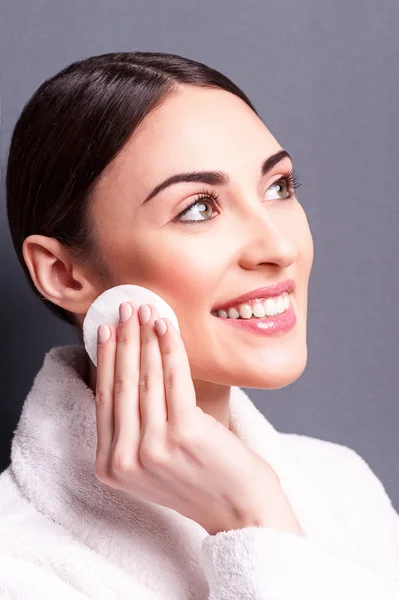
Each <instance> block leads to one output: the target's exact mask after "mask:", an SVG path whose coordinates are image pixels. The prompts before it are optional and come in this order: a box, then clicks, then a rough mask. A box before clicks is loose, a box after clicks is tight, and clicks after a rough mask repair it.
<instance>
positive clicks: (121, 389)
mask: <svg viewBox="0 0 399 600" xmlns="http://www.w3.org/2000/svg"><path fill="white" fill-rule="evenodd" d="M132 388H133V380H132V377H129V375H126V374H124V375H122V374H120V375H117V376H116V377H115V382H114V389H115V394H118V395H119V394H124V393H125V392H128V391H130V390H131V389H132Z"/></svg>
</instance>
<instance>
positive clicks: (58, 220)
mask: <svg viewBox="0 0 399 600" xmlns="http://www.w3.org/2000/svg"><path fill="white" fill-rule="evenodd" d="M180 84H192V85H198V86H203V87H212V88H221V89H223V90H226V91H228V92H231V93H232V94H235V95H236V96H239V97H240V98H241V99H242V100H244V102H246V103H247V104H248V105H249V106H250V107H251V108H252V110H253V111H254V112H255V113H256V114H258V113H257V112H256V110H255V108H254V107H253V106H252V104H251V102H250V100H249V99H248V97H247V96H246V95H245V94H244V93H243V92H242V91H241V90H240V89H239V87H237V86H236V85H235V84H234V83H233V82H232V81H231V80H230V79H228V78H227V77H226V76H224V75H222V74H221V73H219V72H218V71H216V70H214V69H212V68H210V67H208V66H206V65H204V64H203V63H200V62H197V61H194V60H190V59H188V58H184V57H182V56H178V55H175V54H167V53H161V52H117V53H110V54H102V55H99V56H93V57H90V58H86V59H84V60H81V61H78V62H74V63H72V64H71V65H69V66H68V67H66V68H65V69H63V70H62V71H60V72H59V73H58V74H56V75H55V76H53V77H51V78H50V79H47V80H46V81H45V82H44V83H43V84H42V85H41V86H40V87H39V88H38V89H37V91H36V92H35V93H34V94H33V96H32V97H31V99H30V100H29V101H28V102H27V104H26V105H25V107H24V109H23V111H22V113H21V115H20V117H19V119H18V121H17V123H16V125H15V128H14V131H13V135H12V138H11V145H10V151H9V157H8V164H7V170H6V198H7V214H8V220H9V225H10V230H11V235H12V240H13V244H14V248H15V250H16V252H17V255H18V258H19V261H20V263H21V264H22V267H23V269H24V271H25V274H26V276H27V277H28V280H29V282H30V285H31V286H32V288H33V290H34V292H35V293H36V294H38V295H39V297H40V298H41V299H42V300H43V302H44V303H45V304H46V305H47V306H48V307H49V308H50V309H51V310H52V311H53V312H54V313H55V314H56V315H57V316H58V317H60V318H61V319H63V320H64V321H66V322H67V323H70V324H72V325H76V324H75V321H74V319H73V315H72V314H71V313H69V312H68V311H66V310H64V309H63V308H61V307H59V306H57V305H56V304H53V303H52V302H49V301H48V300H47V299H46V298H44V297H43V296H42V295H41V294H40V293H39V292H38V290H37V289H36V287H35V285H34V283H33V281H32V279H31V277H30V273H29V269H28V268H27V266H26V264H25V261H24V258H23V254H22V245H23V241H24V240H25V238H26V237H28V236H29V235H32V234H40V235H45V236H48V237H52V238H55V239H57V240H58V241H59V242H61V243H62V244H64V245H65V246H66V247H67V248H68V249H69V250H70V251H71V252H72V253H73V255H74V256H76V257H77V258H81V259H83V260H85V259H86V258H88V257H90V256H91V254H92V252H93V249H94V248H95V242H96V241H95V239H94V236H93V234H92V229H91V227H90V220H89V209H90V197H91V195H92V193H93V190H94V188H95V185H96V183H97V181H98V180H99V178H100V176H101V174H102V172H103V171H104V169H105V168H106V167H107V165H108V164H109V163H110V162H111V161H112V160H113V159H114V158H115V157H116V155H117V154H118V153H119V152H120V151H121V150H122V148H123V146H124V145H125V144H126V142H127V141H128V139H129V138H130V137H131V135H132V134H133V133H134V131H135V129H136V128H137V127H138V125H139V124H140V123H141V121H142V120H143V119H144V118H145V117H146V116H147V115H148V114H149V113H150V112H151V111H152V110H153V109H154V108H155V107H157V106H159V105H160V104H162V102H163V101H164V100H165V98H166V97H167V96H168V95H169V94H173V93H174V92H175V91H176V89H177V88H178V87H179V85H180Z"/></svg>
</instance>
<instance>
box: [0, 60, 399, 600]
mask: <svg viewBox="0 0 399 600" xmlns="http://www.w3.org/2000/svg"><path fill="white" fill-rule="evenodd" d="M297 185H298V182H297V179H296V174H295V172H294V170H293V164H292V159H291V157H290V155H289V154H288V153H287V152H286V151H285V150H284V149H283V148H281V146H280V145H279V144H278V142H277V141H276V139H275V138H274V137H273V135H272V134H271V133H270V131H269V130H268V129H267V128H266V126H265V125H264V123H263V122H262V120H261V119H260V117H259V115H258V114H257V112H256V110H255V109H254V107H253V106H252V104H251V102H250V101H249V99H248V98H247V96H246V95H245V94H244V93H243V92H242V91H241V90H240V89H239V88H238V87H237V86H236V85H234V84H233V83H232V82H231V81H230V80H229V79H227V78H226V77H225V76H223V75H222V74H220V73H218V72H217V71H215V70H213V69H211V68H209V67H207V66H205V65H203V64H201V63H198V62H195V61H192V60H189V59H186V58H183V57H180V56H176V55H172V54H162V53H149V52H132V53H118V54H105V55H102V56H97V57H91V58H88V59H86V60H82V61H79V62H76V63H74V64H72V65H70V66H69V67H67V68H66V69H64V70H63V71H61V72H60V73H58V74H57V75H55V76H54V77H52V78H51V79H49V80H48V81H46V82H44V83H43V84H42V85H41V86H40V87H39V89H38V90H37V91H36V93H35V94H34V95H33V97H32V98H31V99H30V101H29V102H28V104H27V105H26V106H25V108H24V110H23V112H22V114H21V116H20V118H19V120H18V122H17V124H16V127H15V130H14V133H13V137H12V142H11V147H10V154H9V160H8V168H7V178H6V187H7V207H8V217H9V223H10V229H11V234H12V239H13V243H14V246H15V249H16V252H17V254H18V257H19V259H20V262H21V264H22V266H23V268H24V270H25V273H26V275H27V276H28V279H29V281H30V282H31V284H32V288H33V290H34V291H35V293H37V294H39V296H40V298H41V299H42V300H43V301H44V302H45V303H46V304H47V305H48V306H49V307H50V308H51V310H53V311H54V312H55V314H56V315H57V316H58V317H60V318H62V319H64V320H65V321H66V322H68V323H70V324H72V325H73V326H74V327H75V328H76V329H77V330H78V331H79V332H81V328H82V323H83V319H84V317H85V314H86V312H87V310H88V308H89V306H90V305H91V303H92V302H93V301H94V300H95V298H96V297H97V296H98V295H99V294H101V293H102V292H103V291H105V290H106V289H109V288H111V287H113V286H116V285H120V284H124V283H133V284H137V285H141V286H144V287H147V288H149V289H151V290H152V291H154V292H155V293H157V294H159V295H160V296H161V297H163V298H164V299H165V300H166V301H167V302H168V303H169V304H170V305H171V307H172V308H173V310H174V311H175V313H176V315H177V317H178V319H179V325H180V333H181V336H180V335H179V334H178V332H177V330H176V329H175V328H174V327H173V325H172V324H171V322H170V321H169V320H168V319H158V317H160V315H158V313H157V311H156V309H155V307H154V306H152V305H149V306H148V307H138V306H136V305H135V304H134V303H124V304H123V305H121V307H120V323H119V325H118V326H117V327H116V328H114V327H111V326H108V325H107V324H104V325H102V326H101V327H100V328H99V331H98V338H99V339H98V366H97V368H95V367H94V365H93V364H92V363H91V362H90V361H89V359H88V356H87V354H86V352H85V349H84V346H83V345H82V344H80V345H76V346H65V347H59V348H53V349H52V350H51V351H50V352H49V353H48V354H47V355H46V357H45V360H44V364H43V367H42V369H41V370H40V372H39V373H38V375H37V376H36V378H35V381H34V384H33V387H32V389H31V391H30V393H29V395H28V397H27V399H26V401H25V403H24V407H23V411H22V415H21V418H20V421H19V423H18V427H17V429H16V431H15V435H14V439H13V442H12V455H11V465H10V467H9V468H8V469H7V470H6V471H4V472H3V473H2V474H1V476H0V492H1V493H0V498H1V500H0V534H1V535H0V539H1V546H0V547H1V561H0V574H1V576H0V590H1V592H2V597H5V598H41V599H44V598H64V597H65V598H68V599H75V598H76V599H77V598H87V597H89V598H96V599H97V598H98V599H99V598H104V599H105V598H118V599H119V598H126V599H127V598H129V600H130V599H131V598H140V599H145V600H150V599H154V600H155V599H157V598H158V599H166V598H173V599H177V598H182V599H189V598H192V599H195V600H198V599H200V598H204V599H205V598H213V599H217V600H221V599H222V598H229V599H236V598H237V599H238V598H242V599H249V598H261V599H266V598H267V599H272V600H277V599H284V600H293V599H294V598H295V599H297V598H307V599H309V598H312V599H313V598H314V599H316V598H317V600H319V599H320V598H324V599H325V598H334V600H335V599H336V598H340V599H345V598H347V599H349V598H351V599H353V598H363V599H364V598H373V599H374V598H377V597H378V598H386V599H389V600H391V599H392V600H393V599H394V598H398V597H399V518H398V514H397V513H396V511H395V510H394V508H393V506H392V503H391V501H390V499H389V497H388V495H387V494H386V491H385V489H384V487H383V485H382V483H381V482H380V480H379V479H378V478H377V477H376V475H375V474H374V473H373V472H372V470H371V469H370V467H369V466H368V465H367V463H366V462H365V461H364V460H363V459H362V458H361V457H360V456H359V455H358V454H357V453H356V452H355V451H353V450H352V449H350V448H348V447H346V446H342V445H339V444H335V443H330V442H327V441H323V440H319V439H316V438H310V437H307V436H299V435H295V434H287V433H280V432H278V431H277V430H276V429H275V428H274V427H273V426H272V424H271V423H269V422H268V421H267V420H266V419H265V418H264V416H263V415H262V414H261V413H260V412H259V411H258V410H257V409H256V407H255V406H254V404H253V403H252V402H251V400H250V399H249V397H248V396H247V395H246V394H245V393H244V392H243V390H241V388H240V387H239V386H243V387H251V388H260V389H276V388H281V387H283V386H285V385H289V384H290V383H292V382H293V381H295V380H296V379H297V378H298V377H299V376H300V375H301V374H302V372H303V370H304V368H305V365H306V359H307V347H306V318H307V289H308V279H309V275H310V270H311V266H312V261H313V244H312V237H311V233H310V230H309V226H308V222H307V219H306V216H305V213H304V211H303V209H302V207H301V205H300V203H299V202H298V200H297V198H296V196H295V188H296V187H297ZM276 294H277V295H278V298H277V300H273V298H272V297H273V296H274V297H275V296H276ZM276 313H277V316H272V315H273V314H276ZM144 317H145V318H146V319H147V320H145V318H144ZM139 318H140V320H139ZM155 321H157V324H156V325H157V327H156V326H155ZM183 342H184V343H183Z"/></svg>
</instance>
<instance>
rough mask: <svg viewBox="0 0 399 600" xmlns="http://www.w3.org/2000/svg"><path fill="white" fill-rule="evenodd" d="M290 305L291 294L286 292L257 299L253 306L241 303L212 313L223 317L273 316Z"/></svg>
mask: <svg viewBox="0 0 399 600" xmlns="http://www.w3.org/2000/svg"><path fill="white" fill-rule="evenodd" d="M289 306H290V294H289V293H288V292H284V293H283V294H280V296H274V297H273V298H266V299H264V300H256V301H255V302H254V304H253V306H251V305H250V304H248V303H244V304H239V305H238V306H237V307H231V308H229V309H227V311H226V310H223V309H220V310H218V311H217V312H214V313H212V314H214V315H217V316H218V317H222V318H223V319H238V318H240V317H241V319H250V318H251V317H252V316H254V317H258V318H262V317H265V316H266V317H272V316H274V315H278V314H281V313H283V312H285V311H286V310H287V309H288V308H289Z"/></svg>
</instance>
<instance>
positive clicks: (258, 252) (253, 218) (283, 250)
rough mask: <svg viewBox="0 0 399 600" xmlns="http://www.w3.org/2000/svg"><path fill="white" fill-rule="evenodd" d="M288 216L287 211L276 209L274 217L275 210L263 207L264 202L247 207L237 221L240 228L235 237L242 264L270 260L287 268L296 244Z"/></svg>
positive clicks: (294, 253) (292, 258) (248, 266)
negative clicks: (273, 211)
mask: <svg viewBox="0 0 399 600" xmlns="http://www.w3.org/2000/svg"><path fill="white" fill-rule="evenodd" d="M285 218H286V219H287V220H286V222H284V219H285ZM288 218H289V217H288V213H286V216H284V215H281V213H280V215H279V218H276V214H272V213H271V212H270V211H266V210H265V208H264V206H261V207H260V209H259V210H258V209H256V210H253V209H252V210H251V211H248V213H247V214H246V215H245V217H244V218H243V219H242V221H241V223H242V226H243V229H242V236H241V235H240V238H239V239H241V253H240V257H241V261H240V262H241V265H242V266H243V267H245V268H247V269H248V268H249V269H251V268H253V266H254V265H257V264H259V263H274V264H276V265H279V266H281V267H282V268H287V267H288V266H289V265H291V264H292V263H293V262H294V261H295V259H296V257H297V255H298V247H297V244H296V242H295V238H294V237H293V235H292V231H293V230H292V227H289V226H288Z"/></svg>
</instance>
